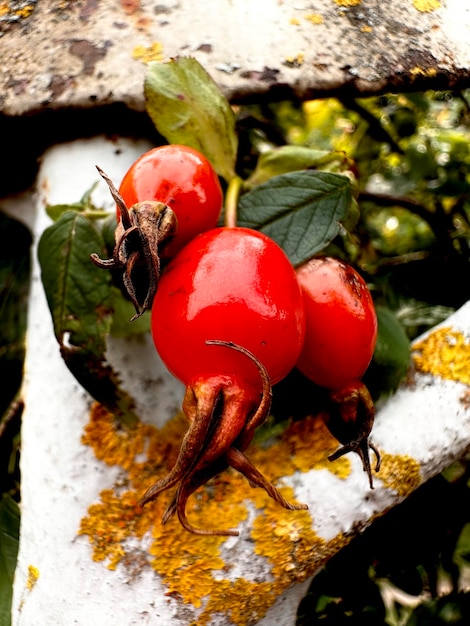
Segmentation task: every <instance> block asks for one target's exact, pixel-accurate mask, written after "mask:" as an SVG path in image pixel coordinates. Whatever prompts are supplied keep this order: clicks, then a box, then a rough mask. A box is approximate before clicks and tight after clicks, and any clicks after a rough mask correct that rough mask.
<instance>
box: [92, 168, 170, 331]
mask: <svg viewBox="0 0 470 626" xmlns="http://www.w3.org/2000/svg"><path fill="white" fill-rule="evenodd" d="M97 170H98V172H99V174H100V175H101V176H102V177H103V179H104V180H105V181H106V183H107V185H108V187H109V190H110V192H111V195H112V196H113V198H114V201H115V202H116V204H117V206H118V209H119V213H120V219H119V222H118V224H117V227H116V230H115V233H114V238H115V243H116V245H115V247H114V250H113V256H112V258H110V259H101V258H100V257H99V256H98V255H97V254H96V253H93V254H92V255H91V260H92V261H93V263H94V264H95V265H97V266H98V267H101V268H103V269H109V270H122V279H123V284H124V288H125V290H126V292H127V294H128V295H129V297H130V299H131V300H132V303H133V305H134V307H135V310H136V314H135V315H134V316H133V318H132V320H134V319H136V318H138V317H140V316H141V315H142V313H144V311H146V310H147V309H150V308H151V307H152V304H153V299H154V297H155V293H156V290H157V285H158V279H159V276H160V252H161V249H162V247H163V246H164V245H167V244H168V243H169V242H170V241H171V239H172V238H173V237H174V235H175V233H176V231H177V228H178V222H177V218H176V215H175V213H174V212H173V211H172V209H170V207H168V206H167V205H166V204H163V202H156V201H147V202H139V203H137V204H135V205H134V206H133V207H131V208H130V209H129V208H128V207H127V206H126V204H125V202H124V200H123V198H122V196H121V195H120V193H119V192H118V190H117V189H116V187H115V186H114V184H113V182H112V181H111V179H110V178H109V177H108V176H107V175H106V174H105V173H104V172H103V170H102V169H101V168H99V167H98V166H97ZM132 320H131V321H132Z"/></svg>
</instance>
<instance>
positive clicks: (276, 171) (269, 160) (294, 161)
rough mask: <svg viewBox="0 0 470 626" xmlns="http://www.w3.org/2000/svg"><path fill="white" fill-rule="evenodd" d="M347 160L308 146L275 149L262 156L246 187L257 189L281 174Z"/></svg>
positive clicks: (341, 156)
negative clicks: (256, 187)
mask: <svg viewBox="0 0 470 626" xmlns="http://www.w3.org/2000/svg"><path fill="white" fill-rule="evenodd" d="M345 160H346V157H345V155H344V154H343V153H339V152H330V151H327V150H317V149H315V148H308V147H306V146H295V145H286V146H281V147H279V148H273V149H272V150H268V151H267V152H264V153H263V154H261V155H260V157H259V159H258V162H257V164H256V168H255V170H254V171H253V173H252V174H251V176H250V177H249V178H248V179H247V181H246V182H245V186H246V187H247V188H251V187H255V186H256V185H260V184H262V183H265V182H266V181H267V180H269V179H270V178H273V177H274V176H279V175H280V174H287V173H288V172H296V171H299V170H306V169H309V168H319V167H324V166H325V165H328V164H330V163H333V162H341V163H343V162H345Z"/></svg>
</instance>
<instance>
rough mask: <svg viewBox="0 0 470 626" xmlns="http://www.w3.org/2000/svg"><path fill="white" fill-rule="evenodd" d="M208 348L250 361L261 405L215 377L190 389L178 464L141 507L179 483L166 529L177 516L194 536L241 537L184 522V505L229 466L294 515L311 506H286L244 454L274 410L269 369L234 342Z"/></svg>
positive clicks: (167, 513) (165, 518) (167, 514)
mask: <svg viewBox="0 0 470 626" xmlns="http://www.w3.org/2000/svg"><path fill="white" fill-rule="evenodd" d="M206 344H207V345H218V346H225V347H227V348H230V349H233V350H237V351H238V352H241V353H243V354H245V355H246V356H247V358H249V359H251V361H252V362H253V363H254V364H255V365H256V366H257V368H258V371H259V374H260V378H261V382H262V391H261V398H260V400H259V401H258V403H257V405H253V402H252V398H248V399H247V394H245V393H244V392H243V391H242V393H240V389H238V388H237V387H236V385H233V386H230V385H228V386H227V379H226V377H214V378H212V379H209V380H208V381H204V382H203V383H201V385H200V386H194V387H188V388H187V390H186V395H185V399H184V402H183V409H184V412H185V415H186V417H187V418H188V420H189V423H190V424H189V428H188V431H187V432H186V435H185V437H184V439H183V443H182V445H181V448H180V452H179V455H178V459H177V461H176V464H175V466H174V467H173V469H172V470H171V472H170V473H169V474H168V475H167V476H166V477H164V478H163V479H161V480H159V481H158V482H156V483H155V484H154V485H152V486H151V487H150V488H149V489H148V490H147V491H146V492H145V494H144V495H143V497H142V498H141V500H140V502H139V504H140V505H141V506H143V505H145V504H146V503H147V502H150V501H151V500H154V499H155V498H156V497H157V496H158V495H159V494H160V493H162V491H165V490H166V489H169V488H170V487H172V486H174V485H176V484H177V485H178V487H177V489H176V492H175V494H174V495H173V498H172V500H171V501H170V503H169V505H168V507H167V509H166V511H165V513H164V514H163V518H162V523H163V524H165V523H167V522H168V521H169V520H170V519H171V518H172V517H173V516H174V515H177V516H178V519H179V521H180V523H181V525H182V526H183V528H185V529H186V530H188V531H189V532H192V533H194V534H198V535H224V536H236V535H238V532H237V531H235V530H212V529H204V528H196V527H194V526H192V524H191V523H190V522H189V521H188V519H187V517H186V503H187V501H188V498H189V497H190V496H191V494H193V493H194V492H195V491H196V489H198V488H199V487H200V486H202V485H204V484H205V483H206V482H207V481H208V480H210V479H211V478H213V477H214V476H216V475H217V474H219V473H220V472H222V471H224V470H225V469H227V468H228V467H233V468H234V469H236V470H237V471H239V472H240V473H241V474H243V475H244V476H245V477H246V478H247V479H248V481H249V483H250V485H251V486H253V487H254V486H258V487H261V488H263V489H264V490H265V491H266V492H267V493H268V494H269V495H270V496H271V497H272V498H273V499H274V500H275V501H276V502H278V503H279V504H280V505H281V506H283V507H285V508H287V509H291V510H292V509H306V508H308V507H307V505H305V504H291V503H289V502H287V500H286V499H285V498H284V497H283V496H282V495H281V493H280V492H279V491H278V489H277V488H276V487H275V486H274V485H272V484H271V483H270V482H269V481H268V480H267V479H266V478H265V477H264V476H263V475H262V474H261V472H259V471H258V470H257V469H256V468H255V467H254V465H253V464H252V463H251V462H250V461H249V459H248V458H247V457H246V456H245V454H244V453H243V451H244V450H245V449H246V448H247V447H248V445H249V444H250V443H251V441H252V439H253V435H254V432H255V429H256V428H257V427H258V426H259V425H261V424H262V423H263V422H264V421H265V420H266V417H267V415H268V413H269V409H270V406H271V384H270V381H269V376H268V373H267V371H266V368H265V367H264V366H263V364H262V363H261V362H260V361H259V360H258V359H257V358H256V357H255V356H254V355H253V354H252V353H251V352H250V351H249V350H246V349H245V348H243V347H242V346H239V345H237V344H235V343H233V342H227V341H219V340H211V341H206Z"/></svg>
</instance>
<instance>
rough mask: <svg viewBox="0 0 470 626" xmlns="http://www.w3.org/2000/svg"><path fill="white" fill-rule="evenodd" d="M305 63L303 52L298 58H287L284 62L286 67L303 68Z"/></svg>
mask: <svg viewBox="0 0 470 626" xmlns="http://www.w3.org/2000/svg"><path fill="white" fill-rule="evenodd" d="M304 62H305V55H304V53H303V52H299V54H297V55H296V56H290V57H286V58H285V60H284V63H285V65H287V66H288V67H301V66H302V65H303V64H304Z"/></svg>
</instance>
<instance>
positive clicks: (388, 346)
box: [367, 306, 410, 392]
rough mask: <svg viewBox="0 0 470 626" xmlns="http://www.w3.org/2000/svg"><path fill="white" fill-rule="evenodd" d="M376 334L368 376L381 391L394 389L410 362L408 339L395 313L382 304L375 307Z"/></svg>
mask: <svg viewBox="0 0 470 626" xmlns="http://www.w3.org/2000/svg"><path fill="white" fill-rule="evenodd" d="M376 313H377V322H378V334H377V342H376V344H375V350H374V356H373V360H372V363H371V365H370V366H369V370H368V372H367V375H368V377H371V376H372V377H373V379H374V381H375V385H374V386H375V387H377V388H378V389H380V390H381V391H383V392H390V391H395V390H396V388H397V387H398V385H399V383H400V381H401V380H402V379H403V378H404V377H405V376H406V374H407V371H408V367H409V364H410V341H409V339H408V336H407V334H406V332H405V329H404V327H403V325H402V324H401V322H400V321H399V320H398V318H397V316H396V315H395V313H394V312H393V311H392V310H391V309H388V308H386V307H384V306H377V307H376Z"/></svg>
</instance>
